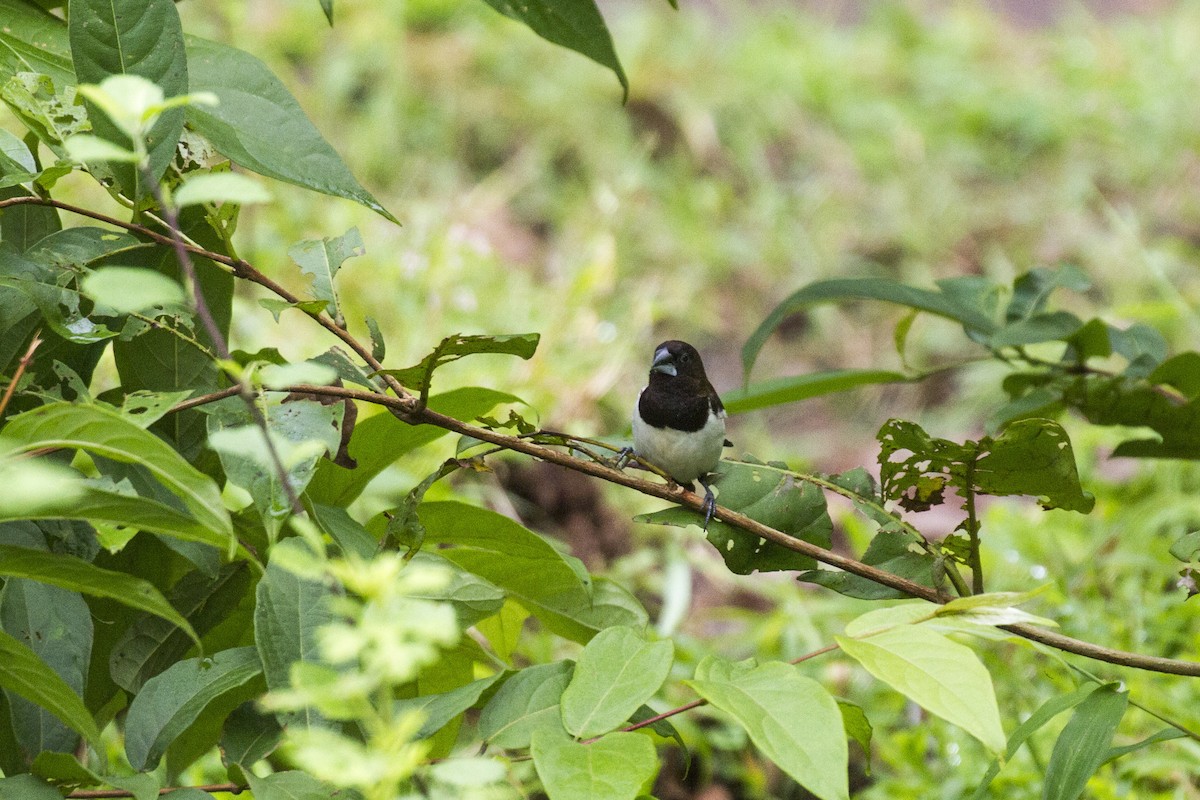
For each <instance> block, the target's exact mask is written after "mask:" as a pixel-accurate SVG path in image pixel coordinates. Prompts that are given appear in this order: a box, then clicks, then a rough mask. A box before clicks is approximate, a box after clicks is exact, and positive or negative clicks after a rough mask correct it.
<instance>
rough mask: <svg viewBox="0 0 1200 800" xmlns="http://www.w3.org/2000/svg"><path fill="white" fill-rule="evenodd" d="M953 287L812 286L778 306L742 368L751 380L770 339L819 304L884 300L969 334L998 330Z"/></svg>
mask: <svg viewBox="0 0 1200 800" xmlns="http://www.w3.org/2000/svg"><path fill="white" fill-rule="evenodd" d="M954 288H955V287H954V286H953V284H949V285H947V284H939V289H940V291H931V290H929V289H918V288H916V287H915V286H909V285H908V284H904V283H900V282H898V281H894V280H890V279H888V278H838V279H835V280H828V281H817V282H816V283H810V284H809V285H808V286H805V287H804V288H803V289H800V290H799V291H797V292H795V293H794V294H792V295H791V296H790V297H788V298H787V299H786V300H784V301H783V302H782V303H780V304H779V305H778V306H776V307H775V309H774V310H773V311H772V312H771V313H770V315H769V316H768V317H767V318H766V319H765V320H763V322H762V324H761V325H759V326H758V328H756V329H755V331H754V333H752V334H751V335H750V338H749V339H748V340H747V341H746V344H745V346H743V347H742V369H743V370H744V372H745V375H746V377H747V378H749V376H750V372H751V371H752V370H753V369H754V362H755V360H756V359H757V358H758V354H759V352H760V351H761V350H762V348H763V345H764V344H765V343H766V341H767V337H768V336H770V335H771V333H772V332H773V331H774V330H775V329H776V328H778V327H779V326H780V324H781V323H782V322H783V321H784V320H785V319H786V318H787V317H789V316H790V315H792V314H795V313H797V312H799V311H802V310H804V309H805V308H808V307H809V306H813V305H817V304H819V303H836V302H841V301H844V300H882V301H884V302H886V303H895V304H897V305H902V306H906V307H908V308H912V309H916V310H918V311H925V312H928V313H930V314H936V315H937V316H939V317H945V318H947V319H951V320H954V321H955V322H959V323H961V324H962V326H963V327H964V328H965V329H966V330H967V331H968V333H971V332H974V333H978V334H991V333H992V332H993V331H994V330H995V329H996V323H995V321H994V320H993V318H992V316H991V313H990V309H988V308H987V307H985V306H984V305H983V304H981V303H980V302H978V301H977V300H975V299H974V298H971V297H970V296H969V295H967V294H966V293H963V292H956V291H954Z"/></svg>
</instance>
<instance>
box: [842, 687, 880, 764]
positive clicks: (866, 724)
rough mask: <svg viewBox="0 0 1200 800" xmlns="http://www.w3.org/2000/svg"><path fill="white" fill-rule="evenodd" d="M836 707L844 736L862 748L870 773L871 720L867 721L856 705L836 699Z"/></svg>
mask: <svg viewBox="0 0 1200 800" xmlns="http://www.w3.org/2000/svg"><path fill="white" fill-rule="evenodd" d="M837 706H838V711H839V712H841V715H842V726H843V727H845V729H846V735H847V736H848V737H850V738H851V739H852V740H854V741H856V742H858V746H859V747H861V748H862V751H863V755H865V756H866V757H867V772H868V773H870V771H871V767H870V763H871V735H872V734H873V733H874V730H873V729H872V727H871V720H869V719H867V714H866V712H865V711H863V710H862V706H860V705H859V704H858V703H851V702H850V701H849V700H842V699H841V698H837Z"/></svg>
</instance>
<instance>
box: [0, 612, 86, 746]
mask: <svg viewBox="0 0 1200 800" xmlns="http://www.w3.org/2000/svg"><path fill="white" fill-rule="evenodd" d="M0 662H3V664H4V669H0V688H3V689H6V690H7V691H9V692H12V693H13V694H15V695H18V696H20V697H23V698H25V699H26V700H28V701H30V702H31V703H35V704H37V705H39V706H41V707H42V708H44V709H46V710H47V711H49V712H50V713H51V714H53V715H54V716H56V717H58V718H59V719H60V720H62V721H63V722H65V723H66V724H67V725H69V726H70V727H71V729H72V730H74V731H77V732H78V733H80V734H81V735H83V736H84V737H86V738H87V740H88V741H90V742H92V744H94V745H98V744H99V743H100V731H99V730H97V728H96V723H95V722H94V721H93V720H92V715H91V714H90V713H89V712H88V710H87V707H86V706H84V704H83V700H81V699H80V698H79V695H77V694H76V693H75V692H74V691H73V690H72V689H71V687H70V686H69V685H68V684H67V682H66V681H64V680H63V679H62V678H61V677H59V675H58V673H57V672H55V671H54V670H52V669H50V667H48V666H47V665H46V663H45V662H44V661H42V660H41V659H40V658H38V657H37V655H36V654H35V653H34V652H33V651H32V650H30V649H29V648H28V647H26V646H25V645H24V644H22V643H21V642H20V641H18V640H17V639H14V638H13V637H12V636H10V635H8V634H7V633H5V632H4V631H0Z"/></svg>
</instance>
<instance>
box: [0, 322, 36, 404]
mask: <svg viewBox="0 0 1200 800" xmlns="http://www.w3.org/2000/svg"><path fill="white" fill-rule="evenodd" d="M41 343H42V332H41V330H38V332H37V333H35V334H34V335H33V341H31V342H30V343H29V348H28V349H27V350H26V351H25V355H23V356H21V360H20V362H19V363H18V364H17V368H16V369H15V370H13V376H12V380H11V381H9V382H8V388H7V389H5V390H4V397H3V398H0V417H3V416H4V409H6V408H8V403H9V401H11V400H12V396H13V392H15V391H16V390H17V384H18V383H20V382H21V376H22V375H24V374H25V370H27V369H29V365H30V364H32V363H33V354H34V351H36V350H37V349H38V347H39V346H40V345H41Z"/></svg>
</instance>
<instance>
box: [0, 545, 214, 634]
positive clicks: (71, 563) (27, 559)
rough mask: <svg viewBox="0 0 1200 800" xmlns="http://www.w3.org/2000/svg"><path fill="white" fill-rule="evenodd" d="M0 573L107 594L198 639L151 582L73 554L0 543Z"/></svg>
mask: <svg viewBox="0 0 1200 800" xmlns="http://www.w3.org/2000/svg"><path fill="white" fill-rule="evenodd" d="M0 575H4V576H7V577H14V578H28V579H30V580H35V581H40V582H41V583H47V584H50V585H51V586H58V587H59V588H62V589H68V590H72V591H76V592H82V593H83V594H89V595H94V596H96V597H107V598H109V599H110V600H116V601H117V602H118V603H122V604H123V605H127V606H129V607H130V608H136V609H138V610H140V611H146V612H148V613H151V614H154V615H156V616H159V617H162V618H163V619H165V620H169V621H170V622H172V623H174V624H175V625H178V626H179V627H180V628H182V629H183V630H184V631H185V632H186V633H187V634H188V636H190V637H191V638H192V640H193V641H195V642H196V643H197V644H198V643H199V641H200V640H199V638H198V637H197V636H196V632H195V631H194V630H192V626H191V625H189V624H188V621H187V620H186V619H184V618H183V617H182V616H180V614H179V612H178V611H176V610H175V609H174V608H173V607H172V606H171V604H170V603H168V602H167V599H166V598H165V597H163V596H162V594H161V593H160V592H159V591H158V589H156V588H154V585H153V584H152V583H150V582H149V581H145V580H142V579H141V578H136V577H134V576H133V575H128V574H126V573H124V572H116V571H114V570H110V569H103V568H101V567H97V566H95V565H93V564H89V563H88V562H86V561H84V560H82V559H79V558H75V557H74V556H69V555H63V554H59V553H43V552H39V551H37V550H31V549H29V548H27V547H13V546H11V545H0Z"/></svg>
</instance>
